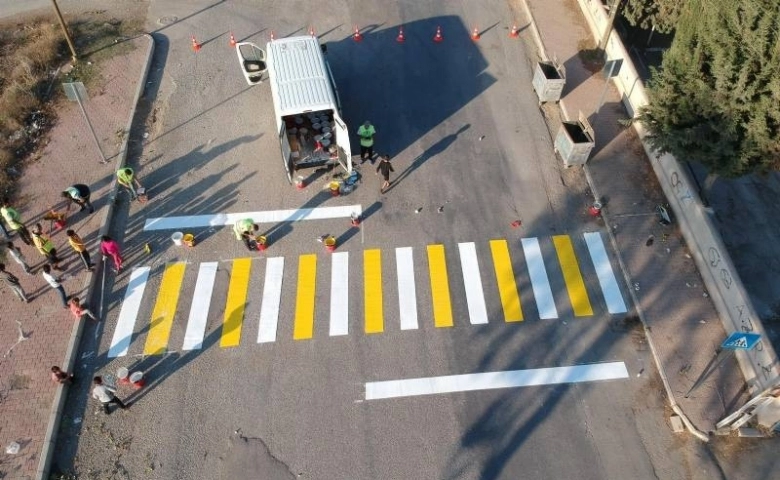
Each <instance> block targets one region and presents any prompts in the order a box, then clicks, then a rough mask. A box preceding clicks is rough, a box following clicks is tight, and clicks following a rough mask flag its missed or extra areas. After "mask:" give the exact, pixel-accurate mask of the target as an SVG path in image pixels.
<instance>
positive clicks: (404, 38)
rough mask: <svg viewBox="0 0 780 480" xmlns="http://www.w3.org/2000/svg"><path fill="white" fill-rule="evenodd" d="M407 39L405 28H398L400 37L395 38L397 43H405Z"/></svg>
mask: <svg viewBox="0 0 780 480" xmlns="http://www.w3.org/2000/svg"><path fill="white" fill-rule="evenodd" d="M405 40H406V37H404V27H398V36H397V37H395V41H396V42H398V43H404V41H405Z"/></svg>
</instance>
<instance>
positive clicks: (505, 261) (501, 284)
mask: <svg viewBox="0 0 780 480" xmlns="http://www.w3.org/2000/svg"><path fill="white" fill-rule="evenodd" d="M490 253H491V254H492V255H493V269H494V270H495V272H496V283H498V295H499V296H500V297H501V306H502V307H503V308H504V321H505V322H521V321H523V308H522V306H521V305H520V295H519V294H518V293H517V283H516V282H515V271H514V269H513V268H512V258H511V257H510V256H509V246H508V245H507V243H506V240H491V241H490Z"/></svg>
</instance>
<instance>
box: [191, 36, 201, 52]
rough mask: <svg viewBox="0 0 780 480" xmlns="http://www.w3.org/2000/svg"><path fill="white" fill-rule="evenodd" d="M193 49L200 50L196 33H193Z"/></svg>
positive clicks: (194, 50)
mask: <svg viewBox="0 0 780 480" xmlns="http://www.w3.org/2000/svg"><path fill="white" fill-rule="evenodd" d="M192 51H193V52H195V53H198V52H200V43H198V41H197V40H195V35H192Z"/></svg>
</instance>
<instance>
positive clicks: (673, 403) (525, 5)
mask: <svg viewBox="0 0 780 480" xmlns="http://www.w3.org/2000/svg"><path fill="white" fill-rule="evenodd" d="M520 1H521V3H522V4H523V8H524V10H525V12H526V15H528V19H529V20H528V21H529V23H530V24H531V30H532V31H533V33H534V40H535V41H536V48H538V49H539V52H540V53H539V55H540V56H541V57H542V59H546V58H547V54H546V53H545V48H544V44H543V43H542V37H541V35H540V33H539V28H538V27H537V25H536V19H534V17H533V14H532V13H531V8H530V6H529V5H528V2H527V1H526V0H520ZM558 105H559V107H560V110H561V114H562V115H563V118H564V119H565V120H568V119H569V112H568V109H567V108H566V106H565V105H564V101H563V99H561V100H560V102H558ZM583 172H584V173H585V179H586V181H587V182H588V186H589V187H590V190H591V192H592V193H593V197H594V199H596V200H598V199H599V198H601V197H600V196H599V195H598V193H597V189H596V185H595V183H594V182H593V178H592V177H591V175H590V170H589V169H588V166H587V165H583ZM601 218H602V219H603V220H604V226H605V227H606V230H607V235H608V236H609V242H610V244H611V245H612V249H613V250H614V251H615V258H616V259H617V261H618V265H619V266H620V271H621V273H622V274H623V279H624V280H625V282H626V285H628V286H630V285H631V275H630V274H629V273H628V269H627V268H626V265H625V262H624V261H623V256H622V255H621V253H620V250H618V248H617V240H616V239H615V236H614V234H613V233H612V228H610V224H609V218H608V216H607V215H606V212H605V211H604V210H602V211H601ZM628 293H629V296H630V297H631V302H632V303H633V304H634V309H635V310H636V313H637V317H639V320H640V321H641V322H642V329H643V331H644V334H645V337H646V338H647V344H648V345H649V347H650V351H651V352H652V354H653V361H654V362H655V366H656V368H657V369H658V374H659V376H660V377H661V381H662V383H663V385H664V390H665V391H666V395H667V397H668V399H669V406H670V407H671V408H672V410H674V412H675V413H676V414H677V415H679V416H680V419H682V421H683V423H684V424H685V426H686V427H687V428H688V431H690V432H691V434H693V435H694V436H696V437H697V438H698V439H699V440H702V441H704V442H707V441H709V436H708V435H707V434H706V433H703V432H701V431H700V430H698V429H697V428H696V427H695V426H694V425H693V424H692V423H691V421H690V420H689V419H688V417H687V416H686V415H685V413H683V411H682V409H681V408H680V406H679V405H678V404H677V401H676V400H675V398H674V392H672V389H671V386H670V385H669V380H668V377H667V375H666V371H665V370H664V367H663V364H662V363H661V360H660V358H659V356H658V352H657V350H656V348H655V342H653V338H652V336H651V335H650V327H648V324H647V320H646V319H645V314H644V311H643V310H642V307H641V305H640V303H639V299H638V298H637V296H636V293H634V290H633V289H631V288H628Z"/></svg>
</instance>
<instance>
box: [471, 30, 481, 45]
mask: <svg viewBox="0 0 780 480" xmlns="http://www.w3.org/2000/svg"><path fill="white" fill-rule="evenodd" d="M471 39H472V40H474V41H475V42H476V41H477V40H479V29H478V28H477V27H474V30H473V31H472V32H471Z"/></svg>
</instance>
